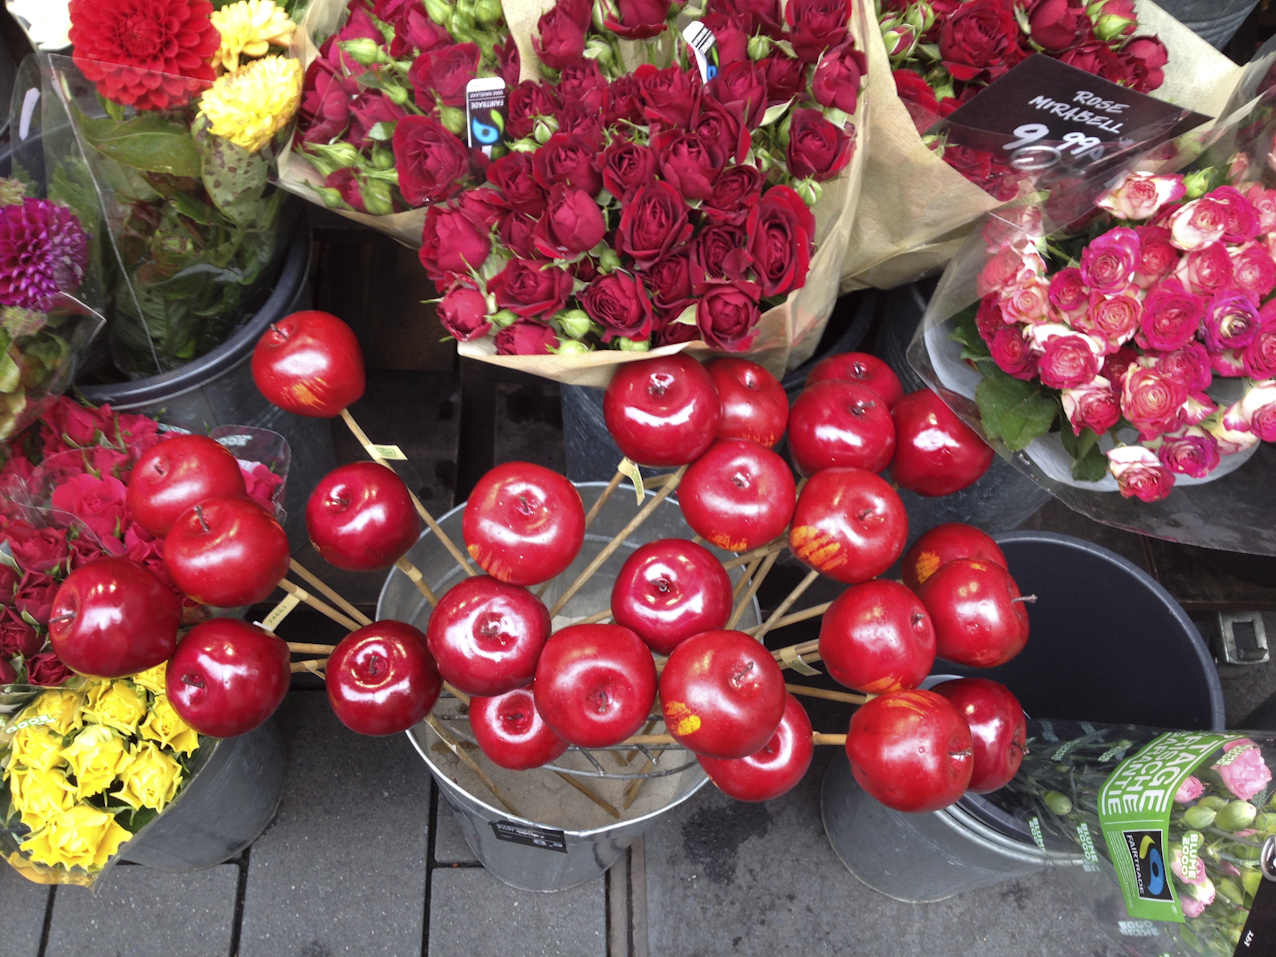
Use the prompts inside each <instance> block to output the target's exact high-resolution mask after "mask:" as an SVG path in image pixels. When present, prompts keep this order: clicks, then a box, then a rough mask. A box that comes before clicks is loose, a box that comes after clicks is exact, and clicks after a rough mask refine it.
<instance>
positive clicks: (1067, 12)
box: [1028, 0, 1090, 53]
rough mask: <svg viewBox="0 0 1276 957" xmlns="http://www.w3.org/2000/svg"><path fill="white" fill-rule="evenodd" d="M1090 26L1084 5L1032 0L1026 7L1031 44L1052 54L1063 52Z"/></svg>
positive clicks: (1057, 0)
mask: <svg viewBox="0 0 1276 957" xmlns="http://www.w3.org/2000/svg"><path fill="white" fill-rule="evenodd" d="M1089 27H1090V18H1089V17H1088V16H1086V10H1085V5H1084V4H1082V3H1074V2H1072V0H1033V2H1032V3H1029V4H1028V28H1029V34H1030V35H1031V37H1032V42H1033V43H1036V44H1037V45H1038V46H1040V47H1041V48H1042V49H1044V50H1048V51H1049V52H1051V53H1062V52H1063V51H1064V50H1067V49H1068V48H1069V47H1071V46H1072V45H1073V44H1074V43H1076V42H1077V41H1078V40H1079V39H1081V37H1082V36H1083V35H1084V34H1085V32H1086V30H1088V29H1089Z"/></svg>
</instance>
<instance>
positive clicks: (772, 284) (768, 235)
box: [746, 186, 815, 296]
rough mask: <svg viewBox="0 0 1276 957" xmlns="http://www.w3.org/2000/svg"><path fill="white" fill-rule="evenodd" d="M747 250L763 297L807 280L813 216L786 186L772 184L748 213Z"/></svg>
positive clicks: (796, 285)
mask: <svg viewBox="0 0 1276 957" xmlns="http://www.w3.org/2000/svg"><path fill="white" fill-rule="evenodd" d="M746 232H747V233H748V235H749V236H750V237H751V238H750V241H749V252H750V253H751V254H752V256H753V261H754V263H755V265H756V267H757V271H758V279H759V281H760V283H761V286H762V295H763V296H782V295H785V294H787V293H790V292H792V291H793V290H794V289H798V288H801V286H802V284H803V283H804V282H806V273H807V269H808V267H809V266H810V260H811V244H812V242H814V240H815V217H814V216H813V215H812V214H811V211H810V210H809V209H807V206H806V203H804V202H803V201H802V198H801V197H800V196H799V195H798V194H797V193H796V192H795V191H794V190H793V189H791V188H790V187H788V186H773V187H771V188H770V189H769V190H767V191H766V193H764V194H763V196H762V200H761V202H759V203H758V205H757V207H756V208H755V209H754V210H753V212H751V213H750V214H749V218H748V227H747V229H746Z"/></svg>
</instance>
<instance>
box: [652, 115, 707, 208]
mask: <svg viewBox="0 0 1276 957" xmlns="http://www.w3.org/2000/svg"><path fill="white" fill-rule="evenodd" d="M651 145H652V148H653V149H654V150H655V151H656V155H657V156H659V158H660V173H661V175H662V176H663V177H664V178H665V181H666V182H668V183H669V185H670V186H672V187H673V188H674V189H676V190H677V191H678V194H679V195H680V196H682V197H683V198H684V199H689V200H703V199H708V198H709V197H710V196H712V195H713V180H714V178H715V177H716V176H717V175H718V170H719V169H721V166H720V165H719V164H718V163H715V162H714V160H713V157H712V156H710V155H709V151H708V150H707V149H705V146H704V143H703V142H701V140H700V137H699V136H697V135H696V134H695V133H684V132H681V131H679V130H665V131H663V132H661V133H657V134H656V135H655V136H654V137H652V140H651Z"/></svg>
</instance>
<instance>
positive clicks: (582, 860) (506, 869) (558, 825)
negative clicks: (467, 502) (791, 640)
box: [377, 482, 759, 891]
mask: <svg viewBox="0 0 1276 957" xmlns="http://www.w3.org/2000/svg"><path fill="white" fill-rule="evenodd" d="M604 487H605V483H602V482H591V483H582V484H578V485H577V489H578V490H579V491H580V494H581V498H582V499H583V501H584V504H585V507H586V509H588V508H589V506H590V505H591V504H592V503H593V502H594V501H595V500H596V499H597V498H598V495H599V494H600V493H601V491H602V489H603V488H604ZM652 495H654V493H653V492H650V491H649V492H647V497H648V498H650V497H651V496H652ZM463 511H464V505H458V506H457V507H456V508H454V509H452V511H450V512H448V513H447V514H446V515H444V516H443V517H442V518H440V519H439V525H440V526H441V527H442V528H443V530H444V531H445V532H446V533H447V534H448V535H449V536H450V537H451V538H452V540H453V541H455V542H457V543H460V542H461V541H462V535H461V516H462V513H463ZM636 511H637V506H636V505H635V503H634V498H633V492H632V490H630V489H629V488H628V487H627V486H626V487H622V488H620V489H617V491H616V493H615V494H614V495H613V496H612V497H611V498H610V499H609V500H608V501H607V503H606V505H604V506H603V508H602V510H601V511H600V512H599V514H598V517H597V518H596V519H595V520H594V523H593V524H592V525H591V526H590V527H589V531H588V532H587V533H586V536H585V544H584V546H583V547H582V548H581V553H580V555H579V556H578V557H577V559H576V561H575V562H573V563H572V565H571V567H569V568H568V569H567V571H565V572H564V573H563V574H562V575H560V576H559V578H558V579H556V580H555V581H554V582H553V583H552V584H551V585H550V588H549V589H548V591H547V592H546V594H545V596H544V597H545V601H546V603H547V604H552V603H553V602H554V601H555V599H556V598H557V596H558V595H560V594H562V592H563V591H564V589H565V587H566V585H567V584H569V583H570V582H571V581H572V580H573V579H574V578H575V577H576V575H577V573H578V572H579V571H581V570H582V569H583V568H584V567H585V566H586V565H587V564H588V563H589V561H590V559H591V558H593V556H595V555H597V554H598V551H599V550H600V549H601V548H602V546H603V545H605V544H606V543H607V542H608V541H610V540H611V538H612V537H613V536H614V535H615V534H616V533H618V532H619V531H620V530H621V529H622V528H623V527H624V526H625V524H626V523H627V522H628V521H629V520H630V519H631V518H633V516H634V514H635V513H636ZM687 531H688V530H687V526H686V524H685V523H684V522H683V519H682V511H681V509H680V508H679V507H678V505H677V504H676V502H674V501H673V500H672V498H670V499H667V500H666V501H665V502H663V503H662V504H661V506H660V508H658V509H657V510H656V512H655V513H654V514H653V515H652V516H651V517H650V518H649V519H648V520H647V521H646V522H645V523H644V524H643V525H642V526H641V527H640V528H639V529H638V530H637V531H636V532H635V533H634V534H633V535H632V536H631V537H630V538H628V539H626V540H625V542H624V544H623V545H622V546H621V547H620V548H619V549H618V550H617V551H616V553H615V554H614V555H612V556H611V558H610V559H609V560H608V561H607V563H606V564H604V565H603V567H602V568H600V569H599V570H598V572H597V574H595V575H594V577H593V578H592V579H590V581H589V583H588V584H587V585H586V586H585V587H584V588H583V589H582V590H581V591H580V592H579V593H578V594H577V595H576V596H575V597H574V598H573V599H572V600H571V601H570V602H569V603H568V604H567V606H566V607H565V608H564V609H563V611H562V615H563V616H565V617H567V618H582V617H585V616H587V615H590V614H593V613H595V612H598V611H601V610H603V609H605V608H607V607H608V603H609V601H610V595H611V586H612V582H613V581H614V579H615V576H616V573H617V571H619V569H620V566H621V565H622V564H623V563H624V561H625V559H627V558H628V557H629V555H630V554H632V553H633V551H634V550H635V549H637V548H638V547H639V546H641V545H643V544H645V543H647V542H650V541H655V540H656V539H659V538H671V537H684V536H685V535H686V534H687ZM706 547H708V548H710V550H713V549H712V546H706ZM716 553H717V554H718V555H719V557H721V558H724V559H725V558H728V557H729V553H727V552H716ZM408 559H409V560H410V561H411V562H412V563H413V564H414V565H416V567H417V568H419V569H420V570H421V573H422V574H423V575H424V577H425V580H426V583H427V584H429V586H430V587H431V588H432V589H433V590H434V592H435V594H437V595H442V594H443V593H445V592H446V591H447V590H448V589H449V588H451V587H452V586H453V585H455V584H456V583H457V582H458V581H460V580H461V579H462V578H463V577H464V572H462V571H461V569H460V568H459V567H457V564H456V562H455V561H453V559H452V558H451V556H450V555H449V554H448V553H447V551H446V550H445V549H444V548H443V547H442V546H441V545H440V544H439V543H438V540H437V538H435V536H434V535H433V534H432V533H430V532H429V531H426V532H425V534H424V535H422V536H421V538H420V540H419V541H418V542H417V544H416V545H415V546H413V548H412V550H411V551H409V552H408ZM740 573H741V570H740V569H735V570H734V571H733V572H732V576H733V577H737V576H738V575H739V574H740ZM429 616H430V605H429V603H428V602H426V600H425V598H423V597H422V595H421V593H420V591H418V590H417V588H416V587H415V586H414V585H413V584H412V582H411V581H410V580H409V579H408V577H407V576H406V575H404V574H403V573H402V572H400V571H398V570H397V569H396V570H394V571H392V572H391V573H390V575H389V577H388V578H387V579H386V582H385V585H384V587H383V588H382V589H381V598H380V601H379V603H378V605H377V618H378V619H383V618H395V619H398V620H399V621H406V622H408V623H409V624H412V625H415V626H416V627H417V628H421V629H424V628H425V626H426V622H427V621H428V620H429ZM758 620H759V618H758V607H757V602H756V601H755V602H754V603H753V606H752V607H751V608H750V609H749V610H748V611H746V613H745V616H744V618H743V619H742V620H741V622H740V624H739V626H738V627H741V628H749V627H752V626H753V625H754V624H757V623H758ZM407 735H408V738H409V740H410V741H411V742H412V745H413V747H415V748H416V749H417V752H418V753H419V754H420V755H421V757H422V759H423V760H424V761H425V763H426V765H427V766H428V767H429V769H430V773H431V774H432V775H433V776H434V780H435V782H436V783H437V784H438V787H439V791H440V793H441V794H442V795H443V797H444V799H445V800H446V801H447V802H448V805H449V806H450V807H451V808H452V810H453V811H454V812H455V814H456V819H457V822H458V823H459V824H460V827H461V831H462V832H463V833H464V834H465V839H466V841H468V842H469V845H470V848H471V850H473V852H474V853H475V855H476V856H477V857H478V859H479V861H481V862H482V863H483V865H484V866H485V867H486V868H487V869H488V870H489V871H490V872H491V873H492V874H493V875H494V876H495V877H497V878H498V879H500V880H501V881H504V882H505V883H506V884H509V885H510V886H512V887H517V888H519V889H520V890H527V891H559V890H565V889H566V888H569V887H575V886H576V885H578V884H584V883H586V882H588V881H591V880H594V879H595V878H597V877H598V876H600V875H601V874H602V873H603V872H604V871H606V870H607V868H609V867H611V865H612V864H614V863H615V862H616V861H617V860H618V859H619V858H620V856H621V855H622V854H623V853H624V851H625V848H627V847H628V846H629V845H630V844H632V843H633V842H634V841H636V840H637V839H638V837H639V836H641V835H642V833H643V832H644V831H646V830H647V828H649V827H650V826H651V825H652V824H653V823H654V822H655V821H656V819H657V818H659V817H660V816H661V815H662V814H664V813H666V812H667V811H669V810H671V809H672V808H674V807H677V806H678V805H679V804H681V803H682V802H683V801H686V800H688V799H689V798H691V797H692V796H693V795H694V794H695V793H696V792H697V791H699V790H700V789H701V788H702V787H704V785H705V784H706V783H707V782H708V778H707V777H706V776H705V774H704V772H703V771H702V770H701V769H700V766H699V765H698V764H696V763H695V761H694V759H693V758H692V757H691V756H690V755H689V754H684V753H681V752H675V753H670V754H669V755H668V756H667V757H665V758H663V759H662V764H661V765H660V768H661V769H667V768H669V767H670V766H673V767H679V766H682V765H683V764H684V763H687V764H689V765H690V766H689V767H688V769H687V770H685V771H682V772H681V773H679V774H677V775H676V777H677V779H678V786H677V789H676V791H675V792H674V794H673V795H672V796H671V797H670V798H669V800H668V801H667V803H665V804H664V805H663V806H661V807H659V808H658V809H656V810H653V811H649V812H648V813H646V814H642V815H640V816H639V815H636V816H634V817H631V818H628V819H622V820H619V821H617V822H616V823H615V824H609V825H606V826H604V827H593V828H571V827H564V826H563V822H553V821H548V822H547V821H534V820H530V819H528V818H524V817H519V816H517V815H512V814H511V813H510V812H509V811H508V810H505V809H504V808H502V807H501V806H500V805H499V804H498V803H497V802H496V801H495V799H494V797H493V796H492V795H491V793H490V792H486V791H484V792H482V793H472V792H471V791H469V790H467V789H466V788H464V787H462V786H461V785H460V784H458V783H457V782H456V781H454V780H453V779H452V778H451V777H450V776H449V774H448V773H447V771H446V769H444V768H443V767H441V765H440V763H439V761H438V760H437V758H436V756H435V755H434V754H433V753H432V752H431V747H432V746H434V745H435V744H436V742H437V741H438V738H436V737H435V736H434V732H433V731H432V730H430V729H429V727H428V726H427V725H425V724H420V725H417V726H416V727H415V728H411V729H409V730H408V732H407ZM521 773H522V774H526V775H546V774H552V772H551V771H547V770H536V771H525V772H521ZM529 780H535V779H534V778H529ZM581 780H582V781H583V782H584V783H586V784H589V783H590V780H591V779H590V778H588V777H582V778H581Z"/></svg>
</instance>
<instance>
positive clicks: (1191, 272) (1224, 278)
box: [1174, 243, 1232, 296]
mask: <svg viewBox="0 0 1276 957" xmlns="http://www.w3.org/2000/svg"><path fill="white" fill-rule="evenodd" d="M1174 278H1175V279H1177V280H1178V281H1179V282H1181V283H1182V284H1183V288H1184V289H1186V290H1187V291H1188V292H1190V293H1194V294H1196V295H1198V296H1211V295H1213V294H1214V293H1215V292H1217V291H1218V290H1219V289H1222V288H1223V287H1225V286H1228V285H1230V284H1231V282H1232V258H1231V256H1229V255H1228V254H1227V247H1226V246H1224V245H1223V244H1222V243H1210V244H1209V245H1208V246H1202V247H1201V248H1200V249H1194V250H1192V251H1191V252H1190V253H1188V254H1187V255H1186V256H1184V257H1183V258H1182V259H1180V260H1179V264H1178V265H1177V266H1176V267H1174Z"/></svg>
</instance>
